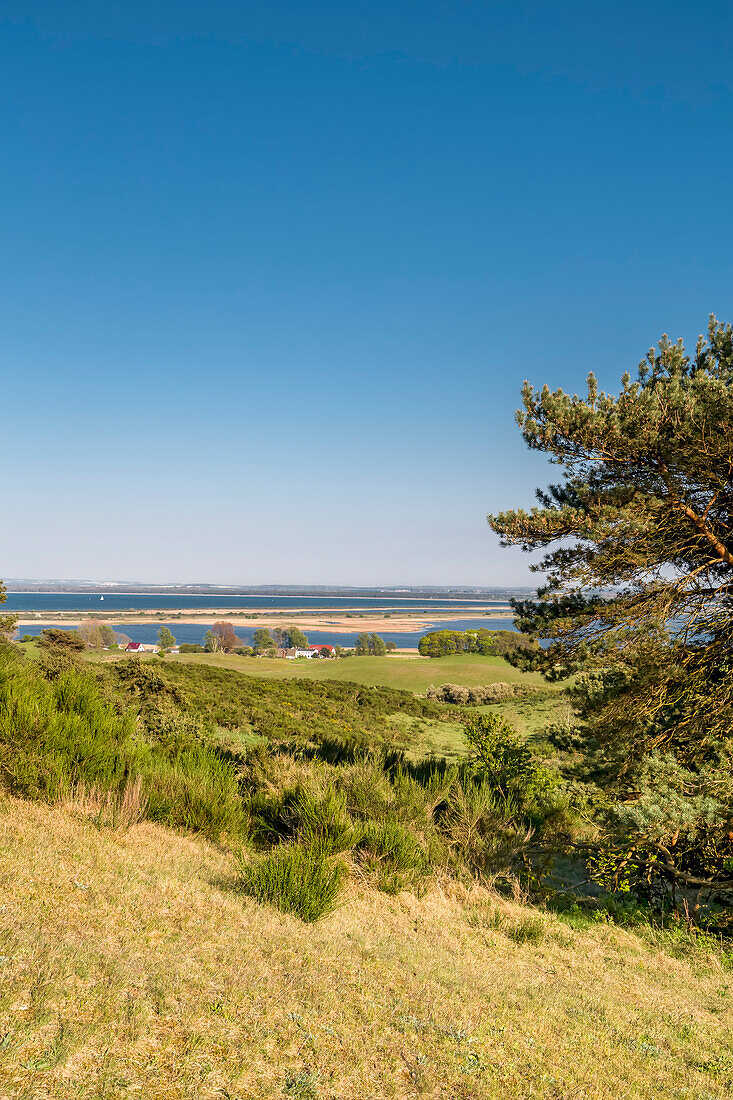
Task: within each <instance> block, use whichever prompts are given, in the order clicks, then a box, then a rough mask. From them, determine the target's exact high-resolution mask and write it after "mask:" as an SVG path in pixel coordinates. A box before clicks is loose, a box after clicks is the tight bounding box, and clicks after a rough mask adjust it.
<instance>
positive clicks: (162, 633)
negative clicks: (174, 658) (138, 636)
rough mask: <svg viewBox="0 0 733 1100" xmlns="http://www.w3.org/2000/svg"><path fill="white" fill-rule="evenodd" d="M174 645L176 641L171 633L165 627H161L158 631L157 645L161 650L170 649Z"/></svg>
mask: <svg viewBox="0 0 733 1100" xmlns="http://www.w3.org/2000/svg"><path fill="white" fill-rule="evenodd" d="M175 644H176V639H175V638H174V637H173V634H172V632H171V631H170V629H169V628H168V627H167V626H161V628H160V630H159V631H158V645H159V646H160V648H161V649H172V648H173V646H174V645H175Z"/></svg>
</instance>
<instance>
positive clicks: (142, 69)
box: [0, 0, 733, 584]
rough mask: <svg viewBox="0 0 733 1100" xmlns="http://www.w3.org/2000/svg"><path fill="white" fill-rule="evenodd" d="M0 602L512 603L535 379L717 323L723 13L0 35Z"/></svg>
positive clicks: (154, 13) (730, 27)
mask: <svg viewBox="0 0 733 1100" xmlns="http://www.w3.org/2000/svg"><path fill="white" fill-rule="evenodd" d="M3 12H4V21H3V22H2V24H1V25H0V32H1V33H0V73H2V76H1V77H0V88H1V99H0V143H1V144H2V148H3V150H4V154H5V155H4V172H3V174H2V180H1V182H0V227H1V228H0V232H1V234H2V237H1V239H2V250H1V252H0V256H1V259H0V264H1V265H2V267H1V270H2V294H1V295H0V332H1V333H2V337H1V340H0V355H1V361H0V401H1V402H2V408H3V412H4V416H3V442H4V444H5V453H6V469H8V468H9V466H10V467H12V476H10V477H7V478H6V479H4V485H3V490H2V515H3V519H4V523H3V527H4V537H3V545H2V556H1V557H0V575H3V576H6V577H18V576H25V577H50V576H53V577H88V578H92V579H99V580H109V579H120V580H134V579H139V580H150V581H187V580H200V581H212V582H219V583H243V584H244V583H265V582H271V583H288V582H291V583H308V582H312V583H351V584H359V583H365V584H372V583H385V584H390V583H391V584H402V583H436V584H439V583H474V584H514V583H517V584H521V583H531V578H530V577H529V575H528V573H527V559H526V557H525V556H524V555H522V554H521V553H520V552H518V551H517V552H514V551H508V550H501V549H500V548H499V547H498V545H497V540H496V538H495V537H494V536H493V535H492V534H491V532H490V531H489V529H488V527H487V526H486V523H485V518H484V517H485V514H486V512H487V511H490V510H498V509H500V508H505V507H510V506H513V505H521V504H525V505H526V504H529V503H531V500H532V493H533V489H534V487H535V486H536V485H538V484H543V483H545V482H546V481H547V480H548V477H551V476H552V473H553V472H552V471H551V470H549V469H548V467H547V464H546V462H545V461H544V459H543V458H542V456H539V455H537V454H530V453H528V452H526V450H525V448H524V445H523V443H522V440H521V437H520V436H519V433H518V431H517V429H516V427H515V425H514V422H513V414H514V410H515V409H516V407H517V405H518V400H519V397H518V395H519V389H520V386H521V383H522V380H523V379H524V378H529V379H531V380H532V381H534V382H537V383H539V384H542V383H544V382H545V381H547V382H548V383H549V384H550V385H552V386H555V385H562V386H563V387H564V388H566V389H570V390H575V389H579V388H581V387H582V386H583V383H584V379H585V376H586V375H587V373H588V371H589V370H590V369H593V370H595V371H596V372H597V374H598V375H599V377H600V379H601V382H602V383H603V384H605V385H606V386H609V387H612V386H615V385H616V384H617V382H618V378H619V377H620V375H621V374H622V373H623V371H624V370H625V369H627V368H629V369H631V370H633V369H634V367H635V364H636V363H637V362H638V360H639V359H640V358H641V357H642V355H643V354H644V352H645V350H646V349H647V347H648V346H649V345H650V344H651V343H653V342H654V341H655V340H656V339H657V338H658V336H659V335H660V334H661V333H662V332H668V333H669V334H670V335H672V336H674V337H677V336H680V335H681V336H684V337H685V339H686V340H688V341H692V340H694V338H695V336H696V335H697V333H698V332H700V331H701V330H702V329H703V328H704V327H705V324H706V319H707V315H708V314H709V313H710V312H711V311H714V312H715V313H717V315H718V316H719V317H720V318H721V319H723V320H733V300H732V294H731V292H732V291H733V249H731V247H730V242H731V215H732V214H733V209H732V206H733V203H732V202H731V184H730V180H731V176H732V175H733V172H732V169H733V148H732V143H731V140H730V135H731V132H732V131H733V76H732V74H733V64H731V60H732V59H731V46H730V43H731V41H733V7H732V6H731V5H730V4H729V3H727V2H726V3H716V2H711V3H708V4H706V5H705V6H704V8H701V7H699V6H695V5H692V4H689V3H675V2H672V3H665V4H662V3H657V2H656V0H653V2H647V3H638V2H637V3H634V4H632V3H627V2H626V0H617V2H614V3H592V2H589V0H584V2H583V3H580V2H572V0H571V2H567V0H565V2H563V3H556V2H554V0H550V2H544V3H539V2H537V3H529V2H527V3H522V2H517V3H510V2H498V3H493V2H484V3H452V2H444V3H421V2H413V3H410V2H404V0H392V2H390V3H381V2H374V0H372V2H370V3H368V4H367V3H348V2H341V3H338V4H337V3H319V2H317V0H315V2H314V3H308V4H306V3H291V4H279V3H277V2H274V3H272V2H271V3H268V4H256V5H254V4H253V5H250V4H246V3H241V2H238V3H233V2H232V3H217V2H216V0H213V2H211V3H207V4H201V3H196V4H193V3H186V2H177V3H175V4H173V3H152V4H151V3H150V2H148V3H146V4H141V3H135V2H126V3H125V4H122V3H119V4H107V3H104V2H99V0H95V2H91V0H90V2H89V3H74V2H69V3H66V4H58V3H57V2H54V3H50V2H49V3H45V4H44V3H36V4H31V3H13V2H12V0H10V2H9V3H6V4H5V5H3Z"/></svg>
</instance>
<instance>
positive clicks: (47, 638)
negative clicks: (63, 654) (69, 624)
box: [38, 626, 85, 650]
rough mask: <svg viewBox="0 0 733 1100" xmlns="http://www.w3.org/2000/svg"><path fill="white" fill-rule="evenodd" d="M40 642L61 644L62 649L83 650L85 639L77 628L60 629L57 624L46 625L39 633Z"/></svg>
mask: <svg viewBox="0 0 733 1100" xmlns="http://www.w3.org/2000/svg"><path fill="white" fill-rule="evenodd" d="M38 644H39V645H46V646H59V647H61V648H62V649H72V650H82V649H84V648H85V646H84V640H83V638H81V637H80V636H79V634H78V633H77V632H76V630H59V629H57V628H56V627H55V626H47V627H45V628H44V629H43V630H42V631H41V633H40V634H39V635H38Z"/></svg>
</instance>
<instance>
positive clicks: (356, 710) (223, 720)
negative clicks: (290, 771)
mask: <svg viewBox="0 0 733 1100" xmlns="http://www.w3.org/2000/svg"><path fill="white" fill-rule="evenodd" d="M148 670H150V671H148ZM98 675H100V676H101V677H104V678H110V679H111V680H112V681H118V682H120V684H121V686H122V688H123V690H124V691H125V693H126V694H127V693H129V694H130V695H134V696H135V697H137V698H139V697H141V696H142V697H147V696H149V695H150V694H156V693H163V694H171V693H173V694H174V695H175V697H176V699H177V700H178V702H179V703H181V704H184V703H185V707H186V709H187V710H188V711H191V712H192V713H195V714H198V715H200V716H202V717H205V718H208V719H210V720H211V721H213V722H215V723H216V725H218V726H223V727H226V728H228V729H251V730H252V731H253V732H255V733H257V734H259V735H261V736H263V737H268V738H273V739H276V740H287V741H293V742H298V743H300V744H304V743H305V742H307V741H316V742H320V741H322V740H328V739H332V740H334V741H336V742H339V743H344V742H345V743H348V742H352V743H355V744H362V745H366V744H367V743H368V744H371V745H374V744H378V743H379V742H380V741H384V740H389V739H391V738H392V736H393V735H394V730H393V728H392V727H391V726H390V724H389V723H388V721H387V718H388V716H389V715H390V714H394V713H400V714H409V715H413V716H414V717H416V718H420V717H425V718H437V717H439V716H440V715H441V714H442V713H443V710H442V708H441V707H440V706H439V705H438V704H437V703H433V702H430V701H429V700H426V699H417V698H416V697H415V696H414V695H412V694H411V693H410V692H407V691H399V690H397V689H394V688H381V687H380V688H371V687H365V686H364V685H362V684H352V683H337V682H335V681H328V680H323V681H308V680H299V679H296V678H294V679H292V680H274V679H267V678H264V677H263V678H257V677H253V676H243V675H242V674H241V673H239V672H236V671H235V670H233V669H224V668H210V667H202V666H196V665H193V664H186V663H180V664H179V663H175V664H170V665H164V666H161V667H159V668H156V669H154V670H153V669H150V664H149V662H145V661H140V660H138V659H136V658H131V659H130V660H125V661H119V662H117V663H116V664H114V665H112V666H102V667H101V668H100V669H99V672H98ZM147 677H151V678H150V680H149V681H148V680H147Z"/></svg>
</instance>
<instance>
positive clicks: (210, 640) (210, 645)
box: [204, 630, 221, 653]
mask: <svg viewBox="0 0 733 1100" xmlns="http://www.w3.org/2000/svg"><path fill="white" fill-rule="evenodd" d="M220 649H221V640H220V638H219V635H218V634H214V631H213V630H207V631H206V633H205V634H204V650H205V651H206V653H218V652H219V650H220Z"/></svg>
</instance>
